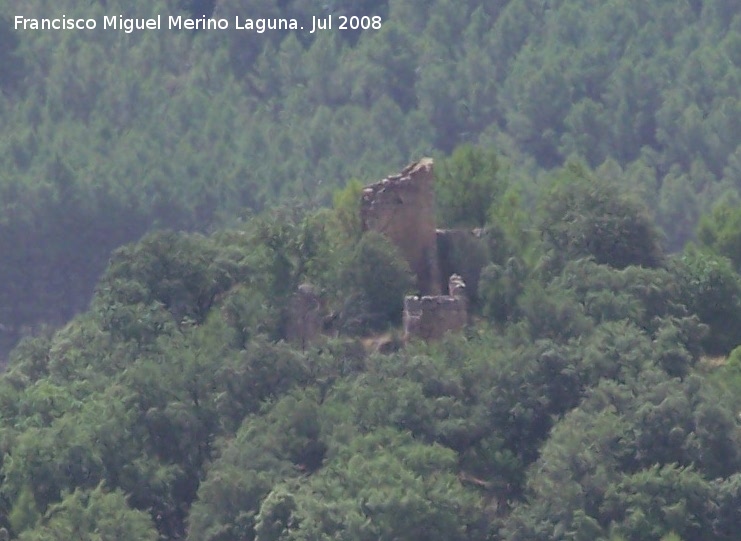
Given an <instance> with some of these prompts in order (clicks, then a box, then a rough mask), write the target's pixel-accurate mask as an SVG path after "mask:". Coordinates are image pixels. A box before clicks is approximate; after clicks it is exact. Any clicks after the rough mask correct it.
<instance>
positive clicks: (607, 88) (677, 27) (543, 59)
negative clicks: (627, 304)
mask: <svg viewBox="0 0 741 541" xmlns="http://www.w3.org/2000/svg"><path fill="white" fill-rule="evenodd" d="M0 13H2V14H3V17H2V18H0V44H1V45H2V47H0V86H1V87H2V93H1V95H0V124H1V125H2V132H1V134H0V163H2V168H1V169H0V204H1V205H2V210H1V212H2V214H1V215H0V246H1V247H2V253H3V258H2V262H0V324H2V325H3V327H2V328H3V331H2V332H3V334H2V342H3V343H4V344H5V347H6V348H7V346H8V345H9V344H11V343H14V342H15V341H16V339H17V337H18V336H19V335H20V334H21V332H23V331H24V329H26V328H29V327H35V326H37V325H38V324H39V323H40V322H45V321H46V322H51V323H59V322H61V321H64V320H66V319H67V318H69V316H71V315H72V314H73V313H75V312H76V311H79V310H80V309H83V308H84V307H85V306H86V305H87V302H88V300H89V296H90V293H91V291H92V287H93V284H94V282H95V279H96V278H97V276H98V275H99V274H100V272H101V271H102V269H103V267H104V265H105V262H106V261H107V258H108V256H109V253H110V251H111V249H112V248H114V247H116V246H119V245H120V244H122V243H124V242H127V241H131V240H134V239H137V238H139V236H140V235H141V234H143V233H144V232H145V231H146V230H148V229H149V228H151V227H173V228H184V229H200V230H206V229H210V228H212V227H213V226H214V225H216V224H224V223H228V222H230V221H231V220H233V219H234V218H235V217H237V216H239V215H241V214H244V212H245V211H259V210H262V209H264V208H265V207H266V206H272V205H275V204H276V203H278V202H281V201H286V200H287V199H288V198H299V199H301V200H304V201H309V202H311V203H312V204H314V203H327V202H328V201H329V200H330V194H331V192H332V190H334V189H336V188H338V187H341V186H344V185H345V184H346V182H347V181H348V180H349V179H351V178H360V179H363V180H364V181H370V180H374V179H377V178H380V177H381V176H382V175H384V174H386V173H388V172H390V171H393V170H396V169H397V168H398V167H399V166H401V165H403V164H405V163H407V162H408V161H409V160H410V159H412V158H417V157H419V156H420V155H423V154H432V155H436V156H437V155H446V154H449V153H450V152H451V151H452V150H453V149H454V148H456V147H457V146H459V145H460V144H462V143H475V144H482V145H486V146H491V147H493V148H496V149H497V150H498V152H500V153H502V154H504V155H506V156H509V157H510V159H511V165H510V167H511V176H512V177H513V178H516V179H519V180H518V182H519V184H520V185H521V187H522V189H523V190H524V191H525V193H529V194H533V193H536V192H537V186H538V181H537V179H538V176H539V172H540V171H543V170H548V169H550V168H552V167H555V166H559V165H561V164H562V163H563V161H564V159H565V158H566V157H568V156H572V155H578V156H581V157H582V158H583V159H584V160H586V163H587V164H588V165H590V166H591V167H594V168H599V171H600V175H601V176H603V177H605V178H608V179H609V180H610V181H611V182H614V183H615V184H616V185H619V186H620V187H621V189H623V188H624V189H625V190H626V191H627V190H630V191H634V192H639V193H641V194H642V197H643V198H644V199H645V201H646V202H647V203H648V204H649V206H650V208H651V210H652V211H653V212H654V214H655V216H656V219H657V222H658V223H659V225H660V226H662V227H663V229H664V231H665V233H666V236H667V244H668V247H669V248H670V249H678V248H681V246H682V245H683V243H684V242H685V241H686V240H687V239H688V238H689V237H690V236H691V232H692V230H693V227H694V225H695V223H696V220H697V217H698V216H699V214H700V212H701V211H704V210H707V209H708V208H709V206H710V205H711V203H713V202H714V201H716V200H717V199H718V198H719V197H721V196H722V195H724V194H732V195H733V196H735V195H736V192H737V187H738V184H739V182H741V180H740V179H741V146H740V144H739V143H740V142H741V105H740V102H739V88H741V17H740V16H739V14H738V4H737V2H735V1H734V0H706V1H701V0H693V1H679V2H677V1H674V0H672V1H662V0H654V1H651V2H640V3H636V2H628V1H618V0H616V1H610V2H601V1H596V0H595V1H589V0H568V1H556V0H553V1H532V0H513V1H509V2H507V1H501V0H499V1H492V2H480V1H465V0H464V1H456V2H453V1H447V0H434V1H432V0H398V1H390V2H388V1H380V2H368V1H366V2H351V1H349V0H346V1H342V0H318V1H310V0H296V1H291V0H285V1H283V0H281V1H277V0H276V1H272V2H266V1H263V0H259V1H258V0H246V1H237V0H216V1H208V0H206V1H203V0H192V1H187V0H180V1H175V0H172V1H164V2H163V1H156V2H149V1H147V2H145V1H140V0H133V1H126V2H123V1H116V0H101V1H92V2H77V1H71V0H60V1H56V2H49V1H42V0H28V1H22V2H21V1H13V0H2V1H0ZM176 13H183V14H191V15H194V16H200V14H213V15H214V16H215V17H225V18H228V19H230V20H231V19H233V17H234V16H235V15H237V14H238V15H241V16H242V17H247V16H250V17H258V16H269V17H279V16H286V17H300V16H307V17H310V16H311V15H323V14H328V13H333V14H335V15H338V14H352V13H358V14H378V15H380V16H382V17H383V27H382V29H381V30H380V31H365V32H346V33H343V32H339V31H334V32H325V33H321V34H319V33H318V34H316V35H315V36H311V35H308V33H291V32H266V33H264V34H256V33H250V32H244V31H242V32H240V31H232V32H223V31H201V32H193V31H181V32H178V31H159V32H158V31H146V32H134V33H132V34H125V33H123V32H116V31H110V30H107V31H103V30H102V29H101V28H100V27H101V26H102V25H99V29H98V30H96V31H77V32H71V31H59V32H33V31H25V32H16V31H13V30H12V18H13V16H14V15H16V14H23V15H25V16H27V17H43V16H46V17H51V16H53V15H54V14H56V15H61V14H66V15H67V16H68V17H96V18H98V19H100V18H101V17H102V16H103V15H116V14H123V15H125V16H131V17H148V16H152V15H153V14H163V15H167V14H176Z"/></svg>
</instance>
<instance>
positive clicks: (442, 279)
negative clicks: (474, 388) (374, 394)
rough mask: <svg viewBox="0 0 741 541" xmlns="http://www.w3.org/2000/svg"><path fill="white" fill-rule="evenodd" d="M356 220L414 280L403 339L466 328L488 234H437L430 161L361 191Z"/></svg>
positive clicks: (406, 303) (485, 259) (441, 231)
mask: <svg viewBox="0 0 741 541" xmlns="http://www.w3.org/2000/svg"><path fill="white" fill-rule="evenodd" d="M360 217H361V221H362V224H363V230H364V231H378V232H379V233H382V234H383V235H385V236H386V237H387V238H388V239H389V240H390V241H391V242H392V243H393V244H394V245H395V246H396V247H397V248H398V249H399V251H400V253H401V254H402V256H403V257H404V258H405V259H406V261H407V262H408V263H409V267H410V268H411V270H412V272H414V274H415V276H416V278H417V290H418V295H414V296H408V297H406V298H405V300H404V333H405V336H406V337H411V336H417V337H420V338H423V339H425V340H429V339H434V338H439V337H441V336H442V335H444V334H445V333H446V332H448V331H454V330H459V329H461V328H462V327H463V326H465V324H466V323H467V321H468V308H469V302H470V300H471V298H474V297H475V295H476V291H477V288H478V280H479V275H480V273H481V269H482V268H483V267H484V265H486V263H487V262H488V260H489V257H488V245H487V243H486V238H485V237H486V232H485V231H482V230H475V231H468V230H462V229H461V230H458V229H437V227H436V220H435V177H434V174H433V161H432V159H431V158H423V159H422V160H420V161H418V162H416V163H413V164H411V165H409V166H407V167H405V168H404V169H403V170H402V171H401V172H400V173H399V174H397V175H392V176H389V177H387V178H385V179H383V180H381V181H380V182H377V183H375V184H372V185H370V186H367V187H365V188H364V189H363V195H362V200H361V205H360ZM467 284H468V287H466V285H467ZM443 292H444V293H445V294H443Z"/></svg>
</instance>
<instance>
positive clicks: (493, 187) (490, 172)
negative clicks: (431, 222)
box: [435, 145, 507, 227]
mask: <svg viewBox="0 0 741 541" xmlns="http://www.w3.org/2000/svg"><path fill="white" fill-rule="evenodd" d="M506 190H507V182H506V180H505V179H503V172H502V171H501V166H500V164H499V159H498V157H497V155H496V153H494V152H493V151H491V150H483V149H480V148H476V147H473V146H471V145H463V146H460V147H458V148H457V149H455V151H454V152H453V154H452V155H451V156H450V158H448V159H446V160H443V161H442V163H439V164H438V165H437V167H436V174H435V191H436V195H437V203H438V215H439V218H440V223H441V225H443V226H445V227H464V226H468V227H484V226H485V225H487V223H488V222H489V220H490V218H491V215H492V214H493V213H494V208H495V206H497V205H498V204H499V203H500V201H499V199H500V198H501V197H502V195H503V194H504V193H505V191H506Z"/></svg>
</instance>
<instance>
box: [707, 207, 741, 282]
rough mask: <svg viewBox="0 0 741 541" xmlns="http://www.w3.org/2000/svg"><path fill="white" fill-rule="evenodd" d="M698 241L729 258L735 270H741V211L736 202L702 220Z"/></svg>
mask: <svg viewBox="0 0 741 541" xmlns="http://www.w3.org/2000/svg"><path fill="white" fill-rule="evenodd" d="M697 240H698V241H699V242H700V244H701V245H702V246H704V247H706V248H708V249H710V250H712V251H713V253H715V254H716V255H719V256H722V257H727V258H728V259H730V260H731V262H732V263H733V268H734V269H735V270H736V272H738V271H739V270H741V249H740V248H739V247H741V211H739V209H738V204H736V203H735V202H726V203H722V204H720V205H718V206H716V207H715V208H714V209H713V211H712V213H710V214H706V215H704V216H703V217H702V219H701V220H700V223H699V225H698V228H697Z"/></svg>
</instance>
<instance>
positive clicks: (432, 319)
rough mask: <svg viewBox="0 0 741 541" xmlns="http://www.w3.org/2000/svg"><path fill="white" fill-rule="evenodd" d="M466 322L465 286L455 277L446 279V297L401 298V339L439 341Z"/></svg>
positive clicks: (461, 280)
mask: <svg viewBox="0 0 741 541" xmlns="http://www.w3.org/2000/svg"><path fill="white" fill-rule="evenodd" d="M467 323H468V299H467V297H466V284H465V283H464V282H463V279H462V278H461V277H460V276H458V275H457V274H453V275H452V276H451V277H450V279H449V280H448V295H424V296H422V297H417V296H407V297H406V298H405V299H404V338H405V339H409V338H413V337H417V338H422V339H423V340H433V339H436V338H441V337H442V336H443V335H445V333H447V332H449V331H458V330H460V329H462V328H463V327H465V326H466V324H467Z"/></svg>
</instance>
